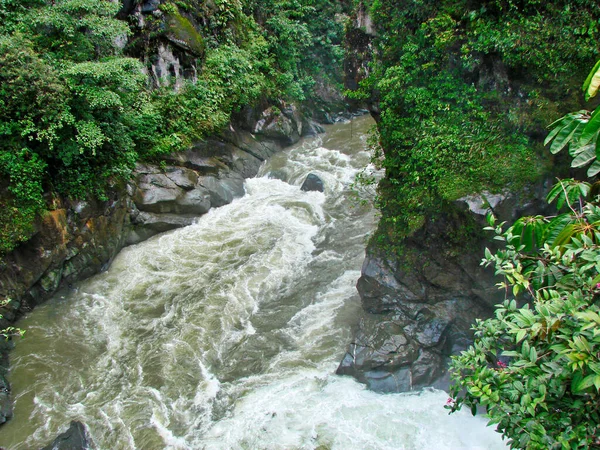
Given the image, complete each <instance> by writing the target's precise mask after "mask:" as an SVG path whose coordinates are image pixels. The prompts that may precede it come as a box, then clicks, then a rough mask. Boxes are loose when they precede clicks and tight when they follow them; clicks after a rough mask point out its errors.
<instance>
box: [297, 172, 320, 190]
mask: <svg viewBox="0 0 600 450" xmlns="http://www.w3.org/2000/svg"><path fill="white" fill-rule="evenodd" d="M300 190H302V191H306V192H308V191H319V192H325V185H324V184H323V180H321V179H320V178H319V177H318V176H317V175H315V174H314V173H309V174H308V176H307V177H306V180H304V183H302V186H301V187H300Z"/></svg>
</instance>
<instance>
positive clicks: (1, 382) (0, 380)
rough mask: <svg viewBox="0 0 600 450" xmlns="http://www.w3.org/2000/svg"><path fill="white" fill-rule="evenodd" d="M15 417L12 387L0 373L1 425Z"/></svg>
mask: <svg viewBox="0 0 600 450" xmlns="http://www.w3.org/2000/svg"><path fill="white" fill-rule="evenodd" d="M12 415H13V408H12V401H11V398H10V385H9V384H8V381H6V378H4V375H2V374H1V373H0V424H3V423H4V422H6V421H7V420H9V419H10V418H11V417H12Z"/></svg>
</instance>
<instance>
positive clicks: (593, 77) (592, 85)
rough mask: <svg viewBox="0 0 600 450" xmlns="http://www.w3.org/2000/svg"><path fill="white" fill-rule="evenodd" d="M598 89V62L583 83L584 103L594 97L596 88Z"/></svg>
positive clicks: (599, 76)
mask: <svg viewBox="0 0 600 450" xmlns="http://www.w3.org/2000/svg"><path fill="white" fill-rule="evenodd" d="M599 87H600V60H599V61H598V62H597V63H596V65H595V66H594V68H593V69H592V71H591V72H590V74H589V75H588V76H587V78H586V80H585V82H584V83H583V93H584V94H585V101H588V100H589V99H590V98H592V97H594V96H596V94H597V93H598V88H599Z"/></svg>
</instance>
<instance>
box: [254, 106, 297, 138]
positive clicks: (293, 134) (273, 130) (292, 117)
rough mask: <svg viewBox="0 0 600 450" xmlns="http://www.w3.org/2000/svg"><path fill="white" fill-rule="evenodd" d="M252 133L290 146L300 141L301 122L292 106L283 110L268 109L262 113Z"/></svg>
mask: <svg viewBox="0 0 600 450" xmlns="http://www.w3.org/2000/svg"><path fill="white" fill-rule="evenodd" d="M252 132H253V133H256V134H261V135H263V136H265V137H267V138H270V139H274V140H278V141H282V142H284V143H285V144H286V145H291V144H295V143H296V142H298V141H299V140H300V136H301V135H302V122H301V119H300V117H299V115H298V114H297V110H296V108H295V107H294V106H289V107H287V108H284V109H279V108H276V107H270V108H268V109H266V110H264V111H263V112H262V117H261V118H260V119H259V120H258V121H257V122H256V124H255V125H254V128H253V130H252Z"/></svg>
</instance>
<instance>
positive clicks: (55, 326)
mask: <svg viewBox="0 0 600 450" xmlns="http://www.w3.org/2000/svg"><path fill="white" fill-rule="evenodd" d="M370 124H371V121H370V119H369V118H367V117H363V118H358V119H355V120H354V121H353V123H352V125H350V124H338V125H334V126H331V127H328V128H327V133H326V134H325V135H323V136H320V137H318V138H310V139H306V140H303V141H302V142H301V143H299V144H298V145H296V146H295V147H293V148H290V149H288V150H287V151H285V152H282V153H280V154H278V155H275V156H274V157H273V158H272V159H271V160H270V161H268V162H267V163H266V164H265V165H264V167H263V168H262V170H261V173H260V174H259V176H258V177H257V178H254V179H251V180H247V183H246V192H247V193H246V195H245V196H244V197H243V198H240V199H237V200H235V201H234V202H233V203H232V204H230V205H227V206H224V207H222V208H218V209H215V210H211V211H210V212H209V213H208V214H206V215H204V216H202V217H201V218H199V220H198V222H197V223H196V224H194V225H192V226H189V227H186V228H183V229H179V230H175V231H172V232H169V233H165V234H162V235H160V236H156V237H154V238H152V239H150V240H148V241H146V242H143V243H141V244H138V245H135V246H131V247H128V248H126V249H124V250H123V251H122V252H121V253H120V254H119V255H118V257H117V258H116V259H115V261H114V262H113V264H112V266H111V267H110V269H109V270H108V271H107V272H105V273H102V274H99V275H97V276H95V277H93V278H91V279H89V280H87V281H85V282H83V283H81V284H79V285H78V286H77V287H76V289H74V290H73V291H70V292H67V293H62V295H57V296H56V297H55V298H53V299H52V300H50V301H49V302H47V303H46V304H44V305H42V306H40V307H38V308H37V309H36V310H35V311H34V312H33V313H32V314H30V315H29V316H28V317H26V318H25V319H24V320H23V321H22V322H20V323H19V326H20V327H22V328H25V329H26V330H27V334H26V338H25V339H23V340H21V341H19V342H18V343H17V347H16V349H15V351H14V352H13V353H12V354H11V362H12V365H11V373H10V381H11V382H12V387H13V396H14V398H15V416H14V419H13V420H12V421H11V422H9V423H8V424H7V425H5V426H3V427H2V428H0V446H4V447H7V448H8V449H36V448H39V447H41V446H43V445H45V444H47V443H48V442H50V441H51V440H52V439H53V438H54V437H55V436H56V435H57V434H58V433H59V432H60V431H62V430H64V428H65V427H66V426H67V425H68V423H69V422H70V421H71V420H81V421H83V422H85V423H86V424H87V425H88V427H89V429H90V432H91V435H92V437H93V439H94V441H95V442H96V444H97V446H98V448H99V449H106V450H117V449H149V450H153V449H167V448H168V449H252V450H253V449H273V450H275V449H282V450H283V449H286V450H288V449H321V450H325V449H340V450H350V449H360V450H367V449H373V450H384V449H394V450H397V449H415V450H421V449H432V450H442V449H452V450H454V449H477V448H479V449H486V450H487V449H496V448H505V447H504V446H503V444H502V442H501V440H500V437H499V435H497V434H496V433H495V432H494V431H493V430H492V429H491V428H487V427H486V426H485V422H484V421H483V420H482V419H480V418H473V417H470V415H469V414H467V413H465V414H457V415H453V416H448V414H447V411H446V410H445V409H443V405H444V403H445V401H446V399H447V394H446V393H444V392H441V391H433V390H431V391H427V390H426V391H424V392H422V393H420V394H394V395H381V394H376V393H373V392H370V391H367V390H365V389H364V387H363V386H362V385H361V384H358V383H356V382H355V381H354V380H353V379H351V378H347V377H339V376H336V375H334V372H335V369H336V367H337V364H338V362H339V360H340V358H341V357H342V355H343V353H344V351H345V347H346V345H347V343H348V342H349V340H350V339H351V328H352V326H353V325H355V324H356V323H357V320H358V318H359V317H360V315H361V314H362V311H361V308H360V299H359V298H358V295H357V293H356V289H355V287H354V286H355V284H356V281H357V279H358V277H359V275H360V267H361V264H362V261H363V257H364V247H365V242H366V239H367V237H368V235H369V233H370V232H372V230H373V228H374V226H375V223H376V218H375V215H374V212H373V211H372V209H371V208H370V207H369V206H366V205H359V204H357V203H356V202H355V201H354V200H353V194H352V191H351V189H350V185H351V183H352V181H353V179H354V176H355V174H356V173H357V172H358V171H359V170H360V169H361V168H363V167H365V166H366V165H367V164H368V162H369V154H368V152H367V150H366V144H365V140H366V137H365V135H366V131H367V129H368V128H369V126H370ZM310 172H313V173H316V174H317V175H319V176H320V177H321V178H322V179H323V180H324V182H325V185H326V192H325V193H324V194H323V193H320V192H302V191H301V190H300V188H299V186H300V184H301V183H302V181H303V180H304V178H305V177H306V175H307V174H308V173H310ZM275 173H276V174H278V176H279V177H281V176H282V175H283V174H285V177H286V178H287V182H284V181H280V180H279V179H275V178H269V176H268V175H269V174H275ZM367 195H368V193H367Z"/></svg>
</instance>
